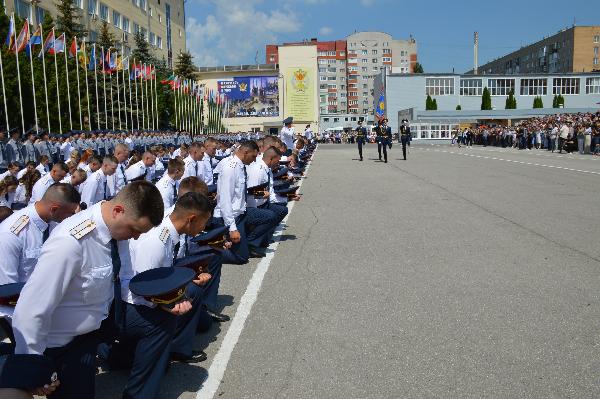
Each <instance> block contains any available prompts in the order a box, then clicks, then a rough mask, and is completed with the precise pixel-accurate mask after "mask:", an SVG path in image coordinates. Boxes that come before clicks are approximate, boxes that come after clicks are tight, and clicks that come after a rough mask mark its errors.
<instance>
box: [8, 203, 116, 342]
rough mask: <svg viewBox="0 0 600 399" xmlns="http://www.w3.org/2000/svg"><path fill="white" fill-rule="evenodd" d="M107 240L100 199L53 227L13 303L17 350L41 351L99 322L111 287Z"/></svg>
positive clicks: (105, 313)
mask: <svg viewBox="0 0 600 399" xmlns="http://www.w3.org/2000/svg"><path fill="white" fill-rule="evenodd" d="M78 232H80V233H78ZM76 237H78V238H76ZM110 240H111V235H110V231H109V230H108V227H107V226H106V223H105V222H104V219H103V218H102V214H101V204H96V205H94V206H93V207H91V208H88V209H87V210H85V211H82V212H80V213H77V214H75V215H73V216H71V217H70V218H68V219H66V220H65V221H63V222H62V223H60V224H59V225H58V226H57V227H56V229H55V230H54V231H53V232H52V235H51V236H50V238H49V239H48V241H46V243H45V244H44V246H43V247H42V252H41V254H40V258H39V259H38V262H37V266H36V267H35V269H34V271H33V273H31V276H30V277H29V280H28V281H27V283H26V284H25V287H24V288H23V291H21V295H20V297H19V301H18V302H17V306H16V308H15V313H14V316H13V330H14V331H15V336H16V344H17V345H16V350H15V353H17V354H21V353H29V354H42V353H43V352H44V351H45V350H46V348H56V347H62V346H64V345H66V344H68V343H69V342H71V341H72V340H73V338H75V337H76V336H78V335H83V334H87V333H89V332H92V331H95V330H97V329H98V328H99V327H100V323H101V322H102V320H104V319H105V318H106V317H107V316H108V310H109V307H110V304H111V301H112V299H113V291H114V289H113V278H112V259H111V246H110Z"/></svg>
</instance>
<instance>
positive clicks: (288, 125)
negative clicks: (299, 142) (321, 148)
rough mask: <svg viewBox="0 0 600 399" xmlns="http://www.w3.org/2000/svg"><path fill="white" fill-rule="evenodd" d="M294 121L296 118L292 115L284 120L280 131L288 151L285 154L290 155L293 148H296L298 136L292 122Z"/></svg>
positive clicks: (280, 136)
mask: <svg viewBox="0 0 600 399" xmlns="http://www.w3.org/2000/svg"><path fill="white" fill-rule="evenodd" d="M293 122H294V118H292V117H291V116H290V117H289V118H287V119H285V120H284V121H283V125H284V126H283V127H282V128H281V132H280V133H279V138H280V139H281V141H283V144H285V145H286V147H287V148H288V149H287V152H286V153H285V154H284V155H286V156H289V155H291V154H292V148H294V138H295V137H296V132H295V130H294V128H293V127H292V123H293Z"/></svg>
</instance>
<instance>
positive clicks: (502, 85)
mask: <svg viewBox="0 0 600 399" xmlns="http://www.w3.org/2000/svg"><path fill="white" fill-rule="evenodd" d="M488 88H489V89H490V94H491V95H492V96H508V93H510V91H511V90H514V89H515V80H514V79H488Z"/></svg>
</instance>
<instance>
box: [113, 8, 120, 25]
mask: <svg viewBox="0 0 600 399" xmlns="http://www.w3.org/2000/svg"><path fill="white" fill-rule="evenodd" d="M112 21H113V25H114V26H116V27H117V28H120V27H121V14H119V13H118V12H117V11H114V10H113V19H112Z"/></svg>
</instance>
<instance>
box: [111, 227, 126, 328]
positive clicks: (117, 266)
mask: <svg viewBox="0 0 600 399" xmlns="http://www.w3.org/2000/svg"><path fill="white" fill-rule="evenodd" d="M110 257H111V258H112V264H113V281H114V283H115V284H114V289H115V297H114V299H113V301H114V302H113V303H114V310H115V322H116V323H117V325H119V321H120V320H121V317H122V315H123V303H122V302H121V279H120V278H119V273H120V272H121V257H120V256H119V246H118V245H117V240H115V239H114V238H113V239H112V240H110Z"/></svg>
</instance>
